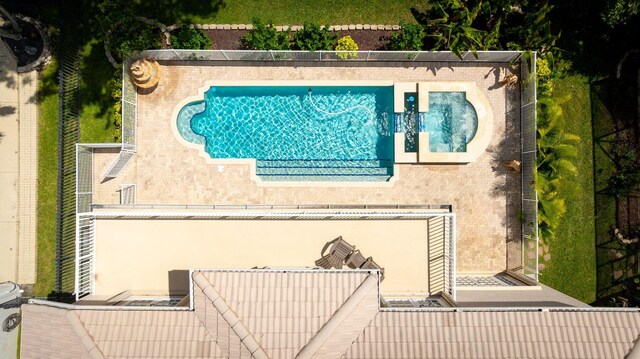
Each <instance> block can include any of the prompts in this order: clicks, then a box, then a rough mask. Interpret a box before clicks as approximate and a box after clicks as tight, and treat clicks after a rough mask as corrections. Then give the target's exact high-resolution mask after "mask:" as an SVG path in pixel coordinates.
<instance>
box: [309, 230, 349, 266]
mask: <svg viewBox="0 0 640 359" xmlns="http://www.w3.org/2000/svg"><path fill="white" fill-rule="evenodd" d="M329 245H331V248H329ZM327 249H329V251H328V253H327ZM354 250H355V247H354V246H352V245H351V244H349V243H347V241H345V240H344V239H342V236H340V237H338V238H336V239H334V240H332V241H331V242H328V243H327V244H325V246H324V247H323V248H322V252H321V253H320V255H321V258H320V259H318V260H317V261H316V262H315V263H316V265H317V266H318V267H322V268H325V269H330V268H336V269H342V266H343V265H344V261H345V260H346V259H347V257H349V255H351V253H353V251H354ZM325 253H326V254H325Z"/></svg>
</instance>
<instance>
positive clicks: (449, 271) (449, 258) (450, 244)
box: [444, 216, 456, 301]
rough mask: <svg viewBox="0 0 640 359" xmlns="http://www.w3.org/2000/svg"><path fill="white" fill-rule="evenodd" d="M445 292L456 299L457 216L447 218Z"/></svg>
mask: <svg viewBox="0 0 640 359" xmlns="http://www.w3.org/2000/svg"><path fill="white" fill-rule="evenodd" d="M444 292H445V293H447V294H448V295H450V296H451V299H453V300H454V301H455V300H456V217H455V216H450V217H448V218H445V241H444Z"/></svg>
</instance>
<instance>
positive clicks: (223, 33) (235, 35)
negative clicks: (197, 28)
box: [203, 30, 392, 51]
mask: <svg viewBox="0 0 640 359" xmlns="http://www.w3.org/2000/svg"><path fill="white" fill-rule="evenodd" d="M203 31H204V32H205V33H206V34H207V36H209V38H211V40H213V49H215V50H241V49H242V44H241V43H240V39H241V38H242V36H243V35H244V34H246V33H247V30H203ZM391 33H392V32H391V31H384V30H348V31H340V32H339V36H346V35H349V36H351V37H352V38H353V40H354V41H355V42H356V43H357V44H358V47H359V50H361V51H367V50H384V47H385V46H386V44H387V40H386V39H387V38H388V37H389V36H391Z"/></svg>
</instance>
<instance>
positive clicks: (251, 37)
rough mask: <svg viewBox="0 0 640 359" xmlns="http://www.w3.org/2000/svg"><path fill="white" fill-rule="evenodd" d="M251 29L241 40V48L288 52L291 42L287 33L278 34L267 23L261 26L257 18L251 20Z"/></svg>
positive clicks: (270, 23) (270, 24)
mask: <svg viewBox="0 0 640 359" xmlns="http://www.w3.org/2000/svg"><path fill="white" fill-rule="evenodd" d="M252 23H253V29H251V31H249V32H248V33H246V34H245V35H244V36H243V37H242V39H241V42H242V46H243V47H244V48H245V49H249V50H289V49H290V48H291V41H290V40H289V31H281V32H278V30H276V28H275V27H274V26H273V23H272V22H271V21H269V22H268V23H267V24H263V23H262V21H260V20H259V19H257V18H253V20H252Z"/></svg>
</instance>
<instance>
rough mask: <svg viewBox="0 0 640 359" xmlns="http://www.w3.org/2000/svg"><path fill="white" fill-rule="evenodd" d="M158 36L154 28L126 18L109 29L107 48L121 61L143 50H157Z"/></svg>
mask: <svg viewBox="0 0 640 359" xmlns="http://www.w3.org/2000/svg"><path fill="white" fill-rule="evenodd" d="M161 45H162V43H161V42H160V34H159V33H157V32H155V27H154V26H153V25H149V24H147V23H144V22H142V21H140V20H136V19H134V18H127V19H124V20H122V21H120V22H119V23H117V24H116V25H115V26H114V27H112V28H111V33H110V34H109V38H108V40H107V47H108V48H109V50H111V52H112V53H113V54H114V55H115V56H116V57H117V59H118V60H120V61H123V60H126V59H128V58H129V57H131V56H133V55H136V54H138V53H140V52H142V51H144V50H148V49H159V48H160V47H161Z"/></svg>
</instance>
